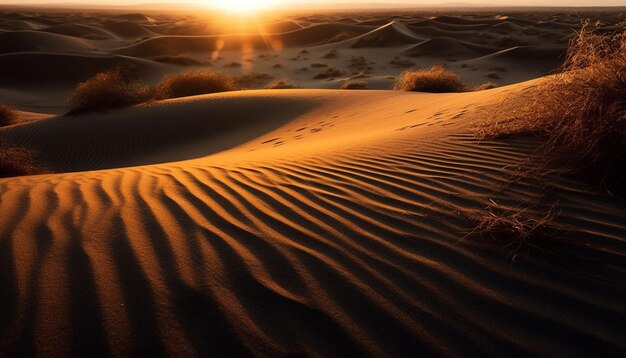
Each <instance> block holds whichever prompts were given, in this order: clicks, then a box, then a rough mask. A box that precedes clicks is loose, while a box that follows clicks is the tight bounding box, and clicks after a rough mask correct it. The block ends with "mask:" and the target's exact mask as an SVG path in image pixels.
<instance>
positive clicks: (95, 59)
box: [0, 52, 166, 86]
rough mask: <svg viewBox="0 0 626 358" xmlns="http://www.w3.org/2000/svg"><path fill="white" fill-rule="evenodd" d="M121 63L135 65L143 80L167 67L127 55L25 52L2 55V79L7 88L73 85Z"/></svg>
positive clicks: (0, 57)
mask: <svg viewBox="0 0 626 358" xmlns="http://www.w3.org/2000/svg"><path fill="white" fill-rule="evenodd" d="M42 64H43V65H42ZM118 64H129V65H133V66H134V67H133V68H135V70H136V71H137V74H138V76H139V77H140V78H141V77H143V78H150V77H160V74H161V73H163V72H164V71H163V68H165V67H166V66H165V65H162V64H159V63H155V62H152V61H146V60H141V59H138V58H130V57H124V56H113V55H99V54H75V55H73V54H62V53H45V52H22V53H12V54H6V55H0V80H1V81H2V82H3V85H5V86H6V85H14V86H15V85H22V86H29V85H37V86H41V83H42V82H46V81H50V82H53V84H54V85H59V84H64V85H67V84H71V85H74V84H77V83H79V82H82V81H84V80H86V79H88V78H89V77H91V76H93V75H94V74H96V73H98V72H99V71H102V70H103V69H107V68H112V67H114V66H116V65H118Z"/></svg>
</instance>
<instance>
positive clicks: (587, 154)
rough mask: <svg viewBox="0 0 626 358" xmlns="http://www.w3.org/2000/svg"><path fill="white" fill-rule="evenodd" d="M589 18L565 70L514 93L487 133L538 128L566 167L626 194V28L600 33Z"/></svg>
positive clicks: (548, 147)
mask: <svg viewBox="0 0 626 358" xmlns="http://www.w3.org/2000/svg"><path fill="white" fill-rule="evenodd" d="M598 27H599V24H595V25H592V24H590V23H589V22H585V23H584V24H583V26H582V29H581V30H580V32H578V33H577V36H575V38H573V39H572V40H571V42H570V46H569V50H568V52H567V56H566V60H565V63H564V65H563V67H562V70H561V71H560V72H559V73H558V74H556V75H554V76H551V77H549V78H547V79H546V80H545V81H543V82H541V83H540V84H538V85H537V86H535V87H531V88H528V89H527V90H526V92H524V93H521V94H518V95H516V96H510V97H509V98H507V99H506V100H505V102H504V103H503V104H502V105H501V106H499V110H498V112H496V117H497V118H505V119H506V120H504V121H502V122H499V123H496V124H495V125H490V126H489V127H484V128H482V130H483V131H484V134H483V135H484V136H490V137H497V136H503V135H511V134H537V135H539V136H541V137H543V138H545V140H546V144H545V146H544V149H545V151H546V152H547V156H546V157H547V158H554V159H550V161H552V160H555V161H556V162H557V163H558V164H559V168H562V171H563V172H564V173H568V174H574V175H576V176H578V177H581V178H586V179H590V180H591V181H592V182H594V183H596V184H599V185H601V186H604V187H605V188H608V189H610V190H612V191H615V193H616V194H619V195H625V194H626V32H618V33H613V34H609V35H599V34H598V31H597V30H598Z"/></svg>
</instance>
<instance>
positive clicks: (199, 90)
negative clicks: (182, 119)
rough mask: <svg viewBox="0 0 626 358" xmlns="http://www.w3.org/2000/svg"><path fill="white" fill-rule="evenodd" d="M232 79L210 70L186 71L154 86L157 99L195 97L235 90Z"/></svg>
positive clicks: (168, 77)
mask: <svg viewBox="0 0 626 358" xmlns="http://www.w3.org/2000/svg"><path fill="white" fill-rule="evenodd" d="M236 89H237V88H236V86H235V82H234V80H233V79H232V77H230V76H227V75H225V74H222V73H220V72H215V71H210V70H198V71H188V72H182V73H176V74H172V75H169V76H166V77H165V78H164V79H163V80H162V81H161V82H160V83H159V84H158V85H157V86H156V93H157V94H156V96H157V98H159V99H165V98H178V97H187V96H195V95H200V94H206V93H215V92H227V91H234V90H236Z"/></svg>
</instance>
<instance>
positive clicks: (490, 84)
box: [473, 82, 498, 91]
mask: <svg viewBox="0 0 626 358" xmlns="http://www.w3.org/2000/svg"><path fill="white" fill-rule="evenodd" d="M494 88H498V85H496V84H495V83H493V82H485V83H483V84H481V85H478V86H476V87H474V88H473V91H485V90H490V89H494Z"/></svg>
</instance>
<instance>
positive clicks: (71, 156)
mask: <svg viewBox="0 0 626 358" xmlns="http://www.w3.org/2000/svg"><path fill="white" fill-rule="evenodd" d="M510 90H514V88H503V89H499V90H492V91H488V92H475V93H466V94H443V95H436V94H412V93H399V92H390V91H366V92H358V91H356V92H352V91H343V92H338V91H311V90H288V91H279V92H276V91H248V92H239V93H230V94H216V95H209V96H200V97H193V98H188V99H181V100H176V101H166V102H162V103H156V104H152V105H148V106H140V107H137V108H131V109H127V110H123V111H122V112H119V113H117V112H111V113H110V114H103V115H90V116H82V117H58V118H52V119H43V120H40V121H38V122H32V123H30V124H25V125H21V126H17V127H12V128H5V129H0V137H1V138H3V139H7V140H10V141H13V142H16V143H18V142H21V141H22V142H24V143H26V142H30V143H39V144H40V145H42V149H45V151H46V152H48V150H50V151H52V153H51V154H50V159H51V160H52V161H53V162H54V163H55V165H58V166H59V167H60V168H63V169H66V170H77V169H87V168H90V167H110V166H115V168H114V169H109V170H99V171H91V172H82V173H62V174H57V175H47V176H36V177H21V178H14V179H0V211H1V212H2V213H5V214H3V215H2V216H0V238H2V240H0V258H1V260H0V290H2V292H3V293H4V294H3V299H2V300H0V309H1V310H2V312H3V313H4V314H3V315H0V332H1V335H0V354H1V355H3V356H4V355H7V354H9V353H15V354H20V355H31V354H41V355H59V354H70V353H72V354H81V353H85V354H86V353H89V352H94V351H98V352H103V353H105V354H113V355H151V356H154V355H161V354H173V355H186V356H187V355H195V354H198V355H203V356H209V355H210V356H232V355H234V354H235V355H238V354H242V355H247V354H254V355H262V356H266V355H271V356H275V355H286V354H295V355H301V354H305V355H311V356H320V355H323V356H329V355H342V356H346V355H349V356H363V355H380V356H382V355H395V356H415V355H419V354H427V355H433V354H437V355H444V354H445V355H522V354H523V355H559V356H562V355H575V354H582V355H598V354H599V355H609V354H614V355H615V354H619V352H624V350H625V349H626V344H625V343H624V342H626V340H625V339H624V338H625V337H624V331H623V326H624V324H625V323H626V311H625V309H624V305H623V302H624V299H625V298H626V290H624V289H623V285H622V283H623V281H624V278H625V277H624V275H625V274H626V272H625V271H624V270H623V268H624V267H623V265H622V264H620V262H621V260H622V259H623V257H624V256H623V255H624V253H626V251H625V250H626V247H625V245H624V241H623V238H624V237H626V227H625V226H624V224H623V223H624V222H625V221H624V219H626V218H625V217H624V216H625V214H624V213H625V212H626V211H624V210H623V204H620V203H619V202H616V201H615V199H613V198H610V197H604V196H600V195H598V194H597V193H592V192H587V191H585V190H584V189H583V188H581V187H579V186H577V185H576V184H573V183H568V182H563V183H560V184H559V187H560V188H561V189H560V193H559V194H560V195H561V197H562V205H563V207H564V214H565V215H564V217H563V220H571V221H572V222H573V223H574V224H575V230H577V231H576V232H578V233H580V234H581V235H582V239H581V240H584V243H585V244H584V245H583V246H584V247H580V248H579V247H578V246H567V245H565V246H564V245H561V246H558V247H550V250H557V251H559V250H565V252H563V253H562V254H561V255H560V256H558V255H557V256H554V255H550V254H547V253H545V252H542V251H532V252H531V253H528V255H527V256H528V257H527V258H526V259H525V261H524V262H522V263H517V264H512V263H511V262H510V261H509V260H506V259H505V258H504V257H503V253H502V252H501V251H492V250H485V249H480V247H481V246H480V245H479V244H478V243H476V242H473V241H471V240H463V239H460V237H462V234H461V233H460V232H461V230H463V227H464V223H463V222H462V220H460V219H459V216H458V215H457V214H456V213H457V212H458V211H466V210H473V209H479V208H481V207H484V206H485V205H488V204H489V203H490V202H491V201H493V202H496V203H500V205H507V206H508V205H511V206H514V205H516V203H519V202H520V201H524V200H528V199H529V198H533V197H539V196H540V193H539V191H538V190H537V185H536V183H535V180H536V178H533V177H532V176H528V177H524V178H522V179H520V180H518V181H516V182H513V183H511V179H510V175H511V174H513V173H514V172H515V168H512V167H511V163H515V162H519V161H520V160H521V159H522V158H527V157H528V155H529V154H530V153H532V151H533V150H534V148H536V145H537V143H536V142H534V141H533V140H526V139H524V140H500V141H482V142H480V141H477V140H476V139H474V137H473V135H472V134H471V131H470V128H471V126H472V125H473V123H475V120H476V118H484V117H485V113H487V112H486V111H488V110H489V109H488V108H489V106H490V105H494V104H497V103H498V101H499V99H500V98H501V97H502V95H503V93H506V92H507V91H510ZM272 109H273V110H274V111H275V112H272ZM278 109H280V110H278ZM173 113H176V115H175V116H170V115H169V114H173ZM207 114H208V115H207ZM155 116H156V117H155ZM383 118H384V120H383ZM227 119H228V120H230V121H233V120H234V121H235V122H234V123H233V122H230V121H228V120H227ZM122 120H126V123H124V125H119V122H121V121H122ZM164 122H165V123H164ZM168 122H169V123H168ZM203 123H204V124H205V126H204V127H203V128H204V129H202V130H201V127H202V124H203ZM231 126H237V127H238V128H239V127H241V128H242V130H243V131H244V132H246V133H247V135H245V136H241V135H239V134H237V135H235V137H236V138H237V139H239V141H232V140H231V141H228V139H225V138H224V137H223V135H225V134H228V133H229V131H232V129H233V128H234V127H231ZM175 128H179V129H175ZM220 128H221V129H220ZM116 129H123V131H119V130H117V131H116ZM172 130H175V132H174V133H171V131H172ZM200 131H202V133H200V137H197V135H198V132H200ZM215 131H217V132H215ZM99 132H102V133H99ZM164 132H165V133H164ZM98 134H101V135H100V136H99V138H101V139H100V140H99V141H98V142H95V143H90V142H91V141H92V140H95V138H97V135H98ZM170 134H171V135H172V142H171V143H168V144H166V145H165V146H164V147H163V148H158V147H157V146H155V145H154V144H151V142H150V141H149V138H148V137H149V136H157V138H158V136H159V135H162V136H164V137H167V135H170ZM217 135H219V139H218V137H217ZM133 136H137V138H136V140H135V138H133ZM83 137H85V139H84V140H83V139H81V138H83ZM226 137H228V136H226ZM54 142H56V143H57V144H63V146H65V147H64V148H63V147H61V148H56V149H55V148H53V143H54ZM158 142H159V140H158V139H157V140H155V141H154V143H158ZM183 143H189V147H187V148H186V147H185V146H184V145H183V147H182V148H181V144H183ZM212 145H213V146H215V147H214V148H215V149H217V147H219V146H220V145H223V146H225V148H223V150H219V151H217V152H215V153H213V154H211V155H208V156H206V155H207V154H209V153H208V152H211V151H213V150H210V148H211V146H212ZM71 146H78V148H71ZM231 146H232V148H231V149H229V148H230V147H231ZM103 149H111V150H113V152H103ZM161 149H162V150H161ZM200 150H206V151H207V152H205V153H202V152H201V151H200ZM103 154H104V155H106V156H103ZM129 155H130V156H134V157H135V158H136V160H138V161H139V162H138V163H140V164H147V163H157V162H164V161H169V160H180V159H189V160H186V161H179V162H176V161H169V162H165V163H162V164H158V165H147V166H138V167H122V166H123V165H126V164H127V163H126V162H125V160H126V159H127V156H129ZM194 158H195V159H194ZM594 206H601V207H602V213H603V214H602V217H598V216H597V213H596V212H594V211H593V210H589V208H592V207H594ZM583 233H584V235H583ZM43 238H45V240H44V239H43ZM578 255H582V257H583V258H584V259H582V258H581V260H578V259H575V257H577V256H578ZM592 258H602V262H603V264H600V263H597V262H595V261H593V260H592ZM572 260H573V261H572ZM9 327H10V329H9ZM33 332H36V334H33ZM52 342H53V343H52Z"/></svg>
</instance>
